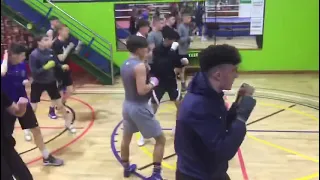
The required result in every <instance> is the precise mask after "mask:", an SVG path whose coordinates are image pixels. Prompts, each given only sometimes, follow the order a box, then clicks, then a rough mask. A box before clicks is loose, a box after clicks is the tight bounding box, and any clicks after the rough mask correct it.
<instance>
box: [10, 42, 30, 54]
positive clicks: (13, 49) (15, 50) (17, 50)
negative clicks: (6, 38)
mask: <svg viewBox="0 0 320 180" xmlns="http://www.w3.org/2000/svg"><path fill="white" fill-rule="evenodd" d="M9 52H10V54H21V53H25V52H27V48H26V47H25V46H24V45H22V44H18V43H12V44H11V45H10V47H9Z"/></svg>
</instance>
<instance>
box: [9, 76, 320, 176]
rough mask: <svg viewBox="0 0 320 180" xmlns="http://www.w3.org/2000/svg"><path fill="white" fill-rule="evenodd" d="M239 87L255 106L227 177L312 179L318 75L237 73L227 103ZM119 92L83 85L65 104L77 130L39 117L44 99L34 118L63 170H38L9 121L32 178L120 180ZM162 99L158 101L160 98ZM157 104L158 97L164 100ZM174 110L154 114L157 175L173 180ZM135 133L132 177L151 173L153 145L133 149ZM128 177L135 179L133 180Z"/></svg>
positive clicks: (33, 152) (37, 157) (35, 154)
mask: <svg viewBox="0 0 320 180" xmlns="http://www.w3.org/2000/svg"><path fill="white" fill-rule="evenodd" d="M242 82H247V83H249V84H252V85H254V86H255V87H256V89H257V90H256V99H257V101H258V104H257V107H256V109H255V111H254V112H253V114H252V116H251V118H250V120H249V125H248V134H247V137H246V139H245V141H244V142H243V144H242V146H241V148H240V149H239V152H238V153H237V155H236V156H235V157H234V158H233V160H232V161H231V162H230V169H229V174H230V176H231V178H232V179H233V180H243V179H250V180H293V179H301V180H307V179H319V166H318V165H319V160H318V159H319V96H318V95H319V83H318V82H319V76H318V74H314V75H310V74H308V75H294V74H292V75H241V76H240V78H239V79H237V80H236V82H235V84H234V89H233V90H232V91H230V92H226V95H227V98H228V99H227V101H228V102H229V103H231V102H232V101H233V100H234V93H235V91H236V90H237V88H238V87H239V85H240V84H241V83H242ZM123 98H124V94H123V89H122V88H121V83H119V82H118V84H117V85H114V86H110V87H103V86H99V85H95V84H86V85H84V86H81V87H78V88H77V93H76V94H75V95H74V96H73V97H72V98H71V99H70V100H69V101H68V103H67V104H68V106H69V107H70V108H71V109H72V110H73V111H74V112H75V126H76V127H77V128H78V132H77V133H76V134H75V135H71V134H69V133H68V132H65V131H64V129H63V124H64V122H63V120H62V119H57V120H50V119H49V118H48V117H47V113H48V107H49V105H50V102H48V101H46V100H47V99H48V97H47V95H46V94H44V95H43V100H44V101H42V102H41V104H40V105H39V109H38V111H37V116H38V120H39V124H40V127H41V129H42V133H43V136H44V139H45V141H46V142H47V146H48V148H49V149H50V150H51V151H54V155H56V156H57V157H60V158H63V159H64V160H65V166H64V167H43V166H42V162H41V154H40V152H39V151H38V149H35V148H34V147H35V145H34V143H33V142H25V141H24V138H23V132H22V131H21V129H20V128H19V124H18V123H17V124H16V130H15V133H14V136H15V138H16V140H17V146H16V149H17V151H18V152H20V153H21V156H22V158H23V160H24V161H25V162H26V163H27V164H28V167H29V168H30V170H31V172H32V174H33V175H34V178H35V179H36V180H57V179H59V180H73V179H75V180H121V179H123V177H122V167H121V165H120V163H119V151H120V143H121V134H122V124H121V106H122V102H123ZM165 99H166V98H165ZM165 99H164V100H165ZM174 115H175V107H174V105H173V103H171V102H167V101H164V102H163V103H162V105H161V106H160V109H159V113H158V114H157V118H158V120H159V121H160V122H161V125H162V127H163V128H164V132H165V134H166V136H167V145H166V152H165V157H166V158H165V160H164V161H163V176H164V178H166V179H168V180H174V176H175V175H174V174H175V168H176V167H175V162H176V156H174V150H173V137H172V134H171V131H170V128H172V127H173V126H174V125H175V119H174V117H175V116H174ZM138 136H139V135H137V136H135V139H133V142H132V145H131V162H132V163H136V164H137V165H138V168H139V169H140V170H139V171H138V174H137V176H140V177H141V176H149V175H150V173H151V171H152V166H150V163H152V158H151V153H152V149H153V143H154V142H153V141H148V142H147V144H146V145H145V146H144V147H141V148H139V147H138V146H137V145H136V140H137V138H138ZM130 179H140V178H139V177H135V176H133V177H132V178H130Z"/></svg>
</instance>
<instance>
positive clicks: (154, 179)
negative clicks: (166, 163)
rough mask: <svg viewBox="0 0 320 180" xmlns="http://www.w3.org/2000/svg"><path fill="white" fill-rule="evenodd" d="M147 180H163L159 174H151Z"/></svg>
mask: <svg viewBox="0 0 320 180" xmlns="http://www.w3.org/2000/svg"><path fill="white" fill-rule="evenodd" d="M147 180H163V178H162V176H161V174H160V173H153V174H152V176H150V177H148V178H147Z"/></svg>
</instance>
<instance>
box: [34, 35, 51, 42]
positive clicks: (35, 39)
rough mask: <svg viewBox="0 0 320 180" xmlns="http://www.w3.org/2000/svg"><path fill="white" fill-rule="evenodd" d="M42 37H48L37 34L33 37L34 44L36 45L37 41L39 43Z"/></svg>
mask: <svg viewBox="0 0 320 180" xmlns="http://www.w3.org/2000/svg"><path fill="white" fill-rule="evenodd" d="M44 37H48V35H46V34H38V35H36V36H35V37H34V42H35V43H37V42H39V41H41V40H42V39H43V38H44Z"/></svg>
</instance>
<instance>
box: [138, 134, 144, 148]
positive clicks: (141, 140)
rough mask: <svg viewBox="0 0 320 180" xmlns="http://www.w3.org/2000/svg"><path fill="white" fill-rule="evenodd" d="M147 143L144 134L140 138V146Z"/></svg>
mask: <svg viewBox="0 0 320 180" xmlns="http://www.w3.org/2000/svg"><path fill="white" fill-rule="evenodd" d="M144 144H145V142H144V138H143V136H141V138H140V139H139V140H138V146H143V145H144Z"/></svg>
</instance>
